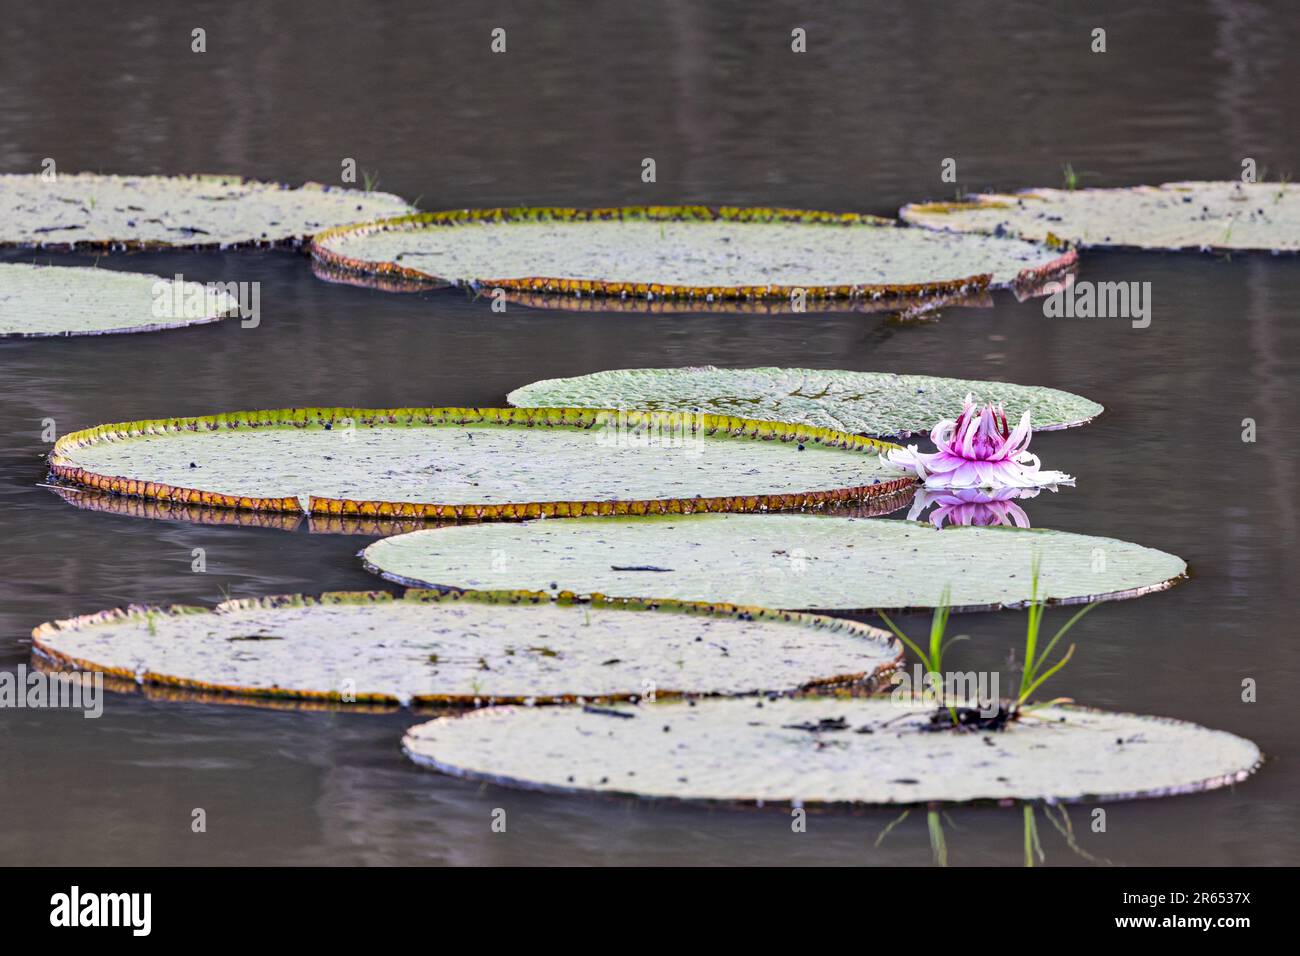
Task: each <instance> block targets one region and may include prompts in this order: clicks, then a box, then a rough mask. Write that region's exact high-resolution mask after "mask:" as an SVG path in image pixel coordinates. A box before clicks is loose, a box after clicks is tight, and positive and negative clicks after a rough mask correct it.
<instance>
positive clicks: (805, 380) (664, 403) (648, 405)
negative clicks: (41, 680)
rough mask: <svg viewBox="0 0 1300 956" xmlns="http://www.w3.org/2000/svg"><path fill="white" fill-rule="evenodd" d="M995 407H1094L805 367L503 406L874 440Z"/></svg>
mask: <svg viewBox="0 0 1300 956" xmlns="http://www.w3.org/2000/svg"><path fill="white" fill-rule="evenodd" d="M968 394H972V395H974V396H975V400H976V401H977V402H981V403H982V402H1000V403H1002V404H1003V405H1005V407H1006V412H1007V416H1008V418H1010V419H1012V420H1019V418H1020V416H1021V415H1022V414H1023V413H1024V411H1025V409H1029V410H1030V411H1031V412H1032V413H1033V422H1034V430H1035V431H1052V430H1054V429H1059V428H1070V427H1073V426H1075V425H1082V424H1084V423H1086V422H1089V421H1091V420H1092V419H1093V418H1096V417H1097V416H1098V415H1100V414H1101V412H1102V410H1103V409H1102V406H1100V405H1098V404H1097V403H1096V402H1093V401H1089V400H1088V399H1086V398H1083V397H1082V396H1079V395H1072V394H1071V393H1069V392H1062V391H1058V390H1057V389H1054V388H1043V387H1041V386H1034V385H1012V384H1010V383H1007V382H980V381H972V380H968V379H957V378H935V377H932V376H929V375H898V374H895V373H893V372H848V371H842V370H838V369H809V368H770V367H769V368H715V367H714V366H712V365H705V366H702V367H698V368H630V369H615V370H612V371H608V372H594V373H592V374H590V375H579V376H576V377H574V378H551V379H545V380H543V381H540V382H533V383H532V384H530V385H525V386H523V387H522V388H517V389H515V390H514V391H513V392H511V393H510V394H509V395H508V396H506V401H507V402H509V403H510V404H511V405H519V406H524V407H537V406H556V405H564V406H578V407H591V408H643V409H649V410H652V411H700V412H711V413H713V414H717V415H743V416H745V417H746V418H761V419H771V420H772V421H779V422H797V423H799V424H803V425H814V426H816V427H818V428H833V429H836V430H837V431H844V432H851V433H853V434H859V435H874V436H876V437H898V438H905V437H907V436H909V435H915V434H922V433H924V434H928V433H929V431H930V429H931V428H933V427H934V424H935V423H936V422H938V421H940V420H942V419H944V418H953V417H955V415H956V412H957V411H958V410H960V409H961V407H962V400H963V398H964V397H965V396H966V395H968Z"/></svg>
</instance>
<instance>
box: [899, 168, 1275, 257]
mask: <svg viewBox="0 0 1300 956" xmlns="http://www.w3.org/2000/svg"><path fill="white" fill-rule="evenodd" d="M899 215H900V216H901V217H902V219H903V220H904V221H906V222H909V223H911V224H913V225H916V226H924V227H926V228H929V229H938V230H944V231H950V232H955V233H984V234H988V235H998V236H1003V235H1006V236H1016V237H1019V238H1021V239H1028V240H1036V241H1053V240H1064V241H1066V242H1069V243H1071V244H1073V245H1077V246H1081V247H1090V246H1110V247H1131V248H1135V249H1169V250H1177V249H1200V250H1214V249H1242V250H1248V249H1260V250H1272V251H1275V252H1296V251H1300V189H1296V188H1294V187H1292V186H1290V185H1288V184H1286V183H1242V182H1236V181H1229V182H1177V183H1165V184H1164V185H1162V186H1131V187H1128V188H1124V189H1079V190H1063V189H1031V190H1028V191H1026V192H1021V193H1011V194H1005V193H982V194H978V195H974V196H971V197H970V198H969V200H968V201H966V202H938V203H913V204H912V205H908V206H904V207H903V209H902V211H901V212H900V213H899Z"/></svg>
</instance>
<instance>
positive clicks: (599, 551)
mask: <svg viewBox="0 0 1300 956" xmlns="http://www.w3.org/2000/svg"><path fill="white" fill-rule="evenodd" d="M362 557H363V559H364V561H365V564H366V567H367V568H369V569H370V570H371V571H374V572H377V573H378V574H380V575H382V576H383V577H385V578H387V579H389V580H391V581H396V582H399V583H402V584H408V585H412V586H417V587H447V588H498V587H522V588H528V589H531V590H545V589H547V588H561V589H564V590H568V591H573V592H575V593H578V594H592V593H600V594H653V595H655V596H657V597H668V598H675V599H678V600H687V601H726V602H729V603H734V604H762V605H765V606H767V607H783V608H797V609H809V608H816V609H818V610H823V611H835V612H845V611H864V612H866V611H870V610H872V609H874V608H880V609H891V610H892V609H911V608H928V607H933V606H934V605H935V604H936V603H938V601H939V599H940V596H941V594H942V592H943V589H944V587H945V586H950V587H951V590H952V594H951V603H952V605H953V608H954V610H966V611H970V610H988V609H995V608H1002V607H1022V606H1024V605H1025V604H1026V603H1027V602H1028V601H1029V600H1030V598H1031V596H1032V574H1031V571H1032V565H1033V562H1034V558H1035V557H1038V558H1039V559H1040V561H1041V565H1042V571H1041V576H1040V580H1039V591H1038V593H1039V597H1040V598H1044V599H1046V600H1047V601H1049V602H1053V603H1063V604H1065V603H1076V602H1086V601H1095V600H1109V599H1117V598H1125V597H1136V596H1138V595H1140V594H1147V593H1150V592H1152V591H1160V590H1163V589H1164V588H1167V587H1169V586H1171V585H1172V584H1174V583H1175V582H1176V581H1178V580H1179V579H1181V578H1182V577H1183V575H1184V574H1185V573H1186V570H1187V565H1186V564H1185V563H1184V562H1183V561H1182V560H1181V559H1180V558H1177V557H1175V556H1174V555H1172V554H1166V553H1165V552H1163V551H1156V550H1154V549H1152V548H1144V547H1142V546H1140V545H1136V544H1130V543H1129V542H1127V541H1117V540H1115V539H1114V538H1098V537H1092V536H1090V535H1083V534H1071V533H1069V532H1065V531H1049V530H1045V529H1040V528H1035V529H1028V528H1009V527H965V526H959V527H949V528H944V529H942V530H940V529H937V528H934V527H932V526H931V525H929V524H921V523H917V522H913V521H892V520H880V519H874V518H847V517H839V516H833V515H692V516H689V517H651V518H644V519H640V518H639V519H637V520H635V521H632V520H623V519H605V518H602V519H598V520H578V521H562V522H561V521H556V522H552V521H541V522H528V523H526V524H523V525H516V526H510V527H505V526H498V527H489V526H483V527H454V528H439V529H437V530H433V531H414V532H411V533H410V534H403V535H398V536H396V537H393V538H385V539H384V540H382V541H376V542H375V543H374V544H372V545H370V546H369V547H368V548H366V549H365V551H363V552H362ZM639 565H654V566H656V567H660V568H668V569H670V570H669V571H667V572H659V573H655V574H645V573H642V572H637V571H627V570H618V569H619V568H629V567H634V566H639Z"/></svg>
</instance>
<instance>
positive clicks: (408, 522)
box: [40, 484, 916, 590]
mask: <svg viewBox="0 0 1300 956" xmlns="http://www.w3.org/2000/svg"><path fill="white" fill-rule="evenodd" d="M40 487H42V488H45V489H47V490H49V491H50V492H52V493H53V494H55V495H57V496H58V497H59V498H62V499H63V500H64V501H65V502H67V503H68V504H69V505H71V506H72V507H74V508H77V509H78V510H80V511H92V512H97V513H100V514H109V515H115V516H119V517H127V518H142V519H146V520H150V521H179V522H186V523H188V524H198V525H213V526H218V527H240V528H256V529H261V530H264V531H286V532H295V531H297V530H298V529H299V528H301V527H302V526H303V522H304V520H305V521H306V525H307V532H308V533H309V534H334V535H352V536H362V537H367V538H391V537H394V536H396V535H399V534H407V533H409V532H412V531H434V530H437V529H438V528H449V527H454V526H455V525H456V524H457V522H455V521H440V520H438V519H429V518H381V517H372V516H368V515H366V516H362V515H322V514H309V515H304V514H303V513H302V512H274V511H241V510H239V509H237V508H223V507H219V506H214V505H202V504H197V505H194V504H188V503H187V502H184V501H167V500H163V499H159V498H141V497H137V496H129V495H123V494H118V493H116V492H112V491H101V490H99V489H95V488H89V487H85V486H81V485H50V484H44V485H41V486H40ZM915 493H916V486H914V485H909V486H908V487H906V488H903V489H902V490H900V491H895V492H892V493H891V494H887V495H879V496H877V497H874V498H871V499H869V500H867V501H865V502H860V503H856V504H854V503H849V504H835V503H828V504H827V505H826V506H825V508H824V509H822V510H823V511H824V512H825V513H827V514H846V513H847V515H848V516H849V517H854V518H875V517H879V516H880V515H887V514H893V513H894V512H896V511H901V510H902V509H903V508H906V507H907V506H908V505H909V504H911V502H912V499H913V497H914V495H915ZM375 573H376V574H379V572H378V571H376V572H375ZM380 577H386V576H385V575H382V574H380ZM393 580H396V579H393ZM408 586H411V587H416V588H417V589H419V588H420V586H418V585H408ZM435 590H441V589H435Z"/></svg>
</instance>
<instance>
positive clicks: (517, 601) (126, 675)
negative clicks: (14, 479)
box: [32, 588, 905, 709]
mask: <svg viewBox="0 0 1300 956" xmlns="http://www.w3.org/2000/svg"><path fill="white" fill-rule="evenodd" d="M394 602H408V603H411V604H457V603H462V602H463V603H472V604H487V605H505V606H509V605H529V604H532V605H556V606H559V607H589V608H595V609H600V610H614V611H629V612H637V611H641V612H647V613H654V612H658V613H664V614H682V615H687V616H699V617H714V618H728V619H739V620H746V621H748V620H764V621H777V622H781V623H788V624H794V625H799V626H803V627H810V628H820V629H829V630H831V631H845V632H848V633H850V634H853V635H855V636H858V637H861V638H863V639H864V640H873V641H877V642H880V641H884V642H885V643H886V644H887V645H888V647H889V649H892V650H893V651H895V655H894V658H893V659H892V660H890V661H885V662H883V663H881V664H879V665H878V666H876V667H875V668H874V669H873V670H871V671H860V672H855V673H847V674H833V675H827V676H825V677H818V678H814V679H812V680H809V681H807V682H805V683H804V684H802V685H800V687H799V688H797V689H790V690H788V691H783V692H781V693H793V692H797V691H806V690H814V689H820V688H829V689H835V688H839V687H844V686H851V685H853V684H857V683H860V682H863V681H869V680H875V679H878V678H880V677H883V676H884V675H886V674H889V673H891V672H892V671H894V670H895V669H896V668H897V667H898V666H899V665H900V664H901V663H902V662H903V659H904V657H905V655H904V653H903V648H902V644H901V643H900V642H899V641H898V640H897V639H896V638H894V637H892V636H891V635H889V634H888V633H887V632H885V631H882V630H880V629H879V628H875V627H871V626H870V625H867V624H863V623H860V622H857V621H851V620H846V619H843V618H836V617H829V616H826V615H820V614H806V613H801V612H798V611H782V610H777V609H774V608H766V607H754V606H749V605H740V604H725V603H719V602H704V601H675V600H671V599H659V598H625V597H606V596H605V595H603V594H592V595H589V596H586V597H579V596H577V595H574V594H573V593H572V592H569V591H561V592H559V593H558V594H548V593H546V592H544V591H512V590H497V591H487V590H467V591H437V590H428V589H419V588H411V589H408V590H407V591H405V593H403V594H401V595H394V594H392V593H391V592H389V591H325V592H322V593H321V594H320V595H319V596H313V595H304V594H282V595H271V596H266V597H255V598H231V599H229V600H226V601H222V602H221V603H219V604H217V605H215V606H213V607H203V606H199V605H189V604H173V605H170V606H155V605H140V604H133V605H129V606H127V607H124V608H111V609H108V610H104V611H95V612H93V613H90V614H81V615H77V616H75V617H71V618H66V619H60V620H54V621H47V622H45V623H43V624H38V625H37V626H36V627H35V628H33V629H32V653H33V655H34V656H36V657H38V658H39V659H41V660H42V661H43V662H44V666H46V668H47V669H48V668H49V667H50V665H53V666H55V667H66V668H70V669H71V670H74V671H81V672H98V673H102V674H104V675H105V677H107V678H115V679H117V680H120V681H130V682H133V683H135V684H137V685H152V686H155V687H163V688H168V689H171V690H177V691H186V692H193V693H196V694H200V695H210V698H208V699H230V698H235V699H238V700H243V701H248V700H255V699H259V698H265V699H270V700H272V701H299V702H315V703H320V704H326V705H338V706H339V707H340V708H341V709H351V708H352V707H354V706H358V705H359V706H360V707H362V708H365V707H374V706H381V707H392V706H402V702H401V701H400V700H399V699H398V698H397V697H396V696H395V695H392V694H374V693H358V694H356V695H355V699H354V700H344V699H343V695H342V694H341V693H340V692H339V691H338V690H329V691H325V690H310V689H302V688H286V687H243V686H238V685H223V684H214V683H210V682H207V681H201V680H195V679H193V678H187V677H176V676H174V675H169V674H160V673H156V672H153V671H145V672H143V673H140V672H137V671H135V670H128V669H127V668H124V667H105V666H104V665H103V664H101V663H99V662H96V661H91V660H87V659H84V658H79V657H75V656H73V655H70V654H66V653H64V652H62V651H59V650H56V649H54V648H53V647H51V646H50V645H49V643H48V642H49V640H50V639H51V638H52V637H53V636H54V635H57V634H61V633H65V632H68V631H76V630H80V629H82V628H86V627H93V626H96V625H100V624H106V623H119V622H130V621H144V622H147V621H148V619H149V618H150V617H151V616H156V615H165V616H170V617H180V616H186V615H196V614H212V615H220V614H226V613H230V612H232V611H241V610H271V609H275V608H283V607H312V606H332V607H336V606H340V605H350V606H365V605H380V604H389V603H394ZM766 693H769V692H763V694H760V695H759V696H765V695H766ZM771 693H776V692H775V691H773V692H771ZM655 695H656V697H657V698H663V699H704V698H709V697H751V696H755V695H754V694H749V693H746V694H730V693H724V694H714V693H707V692H695V693H690V692H687V693H683V692H680V691H674V690H662V689H658V688H656V690H655ZM639 699H640V694H639V693H637V692H629V693H624V694H598V695H592V696H589V697H584V696H581V695H578V694H558V695H549V696H548V695H527V696H521V695H496V696H487V695H483V694H417V695H415V696H413V697H412V698H411V701H410V704H409V706H411V707H421V706H426V707H449V706H450V707H480V706H485V705H494V704H508V705H530V704H548V705H549V704H572V703H581V702H583V701H611V702H613V701H623V702H635V701H637V700H639Z"/></svg>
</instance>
